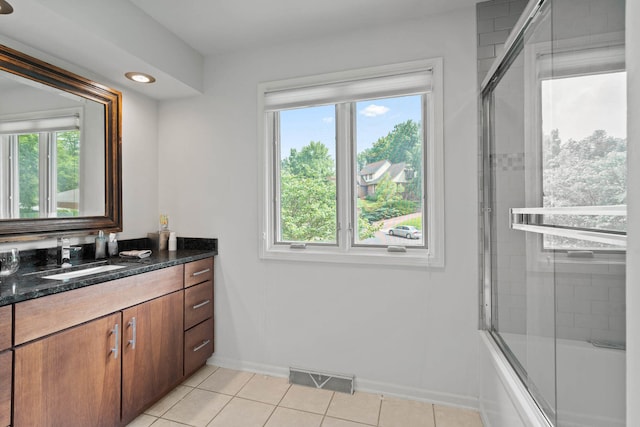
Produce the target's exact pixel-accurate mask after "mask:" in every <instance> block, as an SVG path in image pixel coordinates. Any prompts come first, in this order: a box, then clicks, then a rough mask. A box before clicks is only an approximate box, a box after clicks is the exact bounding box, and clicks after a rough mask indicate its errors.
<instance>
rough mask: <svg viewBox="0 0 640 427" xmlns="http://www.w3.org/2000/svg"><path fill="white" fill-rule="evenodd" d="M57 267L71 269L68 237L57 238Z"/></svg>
mask: <svg viewBox="0 0 640 427" xmlns="http://www.w3.org/2000/svg"><path fill="white" fill-rule="evenodd" d="M58 266H60V267H62V268H67V267H71V242H70V241H69V238H68V237H59V238H58Z"/></svg>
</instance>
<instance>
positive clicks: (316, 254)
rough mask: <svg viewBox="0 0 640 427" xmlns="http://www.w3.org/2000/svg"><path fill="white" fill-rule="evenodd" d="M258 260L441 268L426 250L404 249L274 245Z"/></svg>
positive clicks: (438, 260) (442, 261)
mask: <svg viewBox="0 0 640 427" xmlns="http://www.w3.org/2000/svg"><path fill="white" fill-rule="evenodd" d="M260 258H261V259H264V260H278V261H296V262H319V263H336V264H361V265H362V264H364V265H384V266H397V267H416V268H442V267H444V259H442V258H441V257H440V258H439V257H435V256H433V255H432V254H431V253H429V251H427V250H407V252H402V253H399V252H393V253H391V252H387V249H386V248H375V249H372V248H367V249H359V248H353V249H351V250H349V251H345V250H341V249H337V248H335V247H331V248H321V247H307V248H305V249H291V248H290V247H288V246H282V247H280V246H277V247H276V246H274V247H271V248H269V249H263V250H262V251H261V253H260Z"/></svg>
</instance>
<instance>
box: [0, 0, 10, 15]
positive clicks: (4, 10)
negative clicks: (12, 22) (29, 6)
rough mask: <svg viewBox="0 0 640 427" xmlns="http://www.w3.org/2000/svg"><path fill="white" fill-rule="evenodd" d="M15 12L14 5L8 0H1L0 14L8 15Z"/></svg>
mask: <svg viewBox="0 0 640 427" xmlns="http://www.w3.org/2000/svg"><path fill="white" fill-rule="evenodd" d="M12 12H13V7H11V5H10V4H9V3H7V1H6V0H0V15H8V14H10V13H12Z"/></svg>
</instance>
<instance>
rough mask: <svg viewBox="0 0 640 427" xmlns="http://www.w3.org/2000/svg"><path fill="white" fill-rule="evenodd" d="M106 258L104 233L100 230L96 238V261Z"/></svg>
mask: <svg viewBox="0 0 640 427" xmlns="http://www.w3.org/2000/svg"><path fill="white" fill-rule="evenodd" d="M106 257H107V238H106V237H104V232H103V231H102V230H100V231H99V232H98V237H96V259H102V258H106Z"/></svg>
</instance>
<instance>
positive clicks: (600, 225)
mask: <svg viewBox="0 0 640 427" xmlns="http://www.w3.org/2000/svg"><path fill="white" fill-rule="evenodd" d="M538 3H539V4H538ZM624 10H625V4H624V1H623V0H606V1H597V2H593V1H583V0H546V1H542V2H531V4H530V5H529V7H528V8H527V9H526V11H525V13H527V14H528V15H527V16H525V17H523V18H522V19H521V21H520V22H523V25H522V27H521V28H517V29H516V30H515V32H514V34H512V36H511V38H510V43H509V44H508V46H507V51H506V53H505V55H504V56H503V58H502V60H501V62H500V64H499V65H498V66H497V67H495V68H494V69H495V72H494V74H493V75H492V76H491V77H490V78H488V79H487V80H486V81H485V83H484V85H483V88H482V107H483V122H484V124H483V140H484V143H483V175H484V177H483V182H484V184H485V185H484V187H485V188H484V192H483V207H484V209H483V212H484V245H483V247H484V251H485V253H484V274H483V276H484V282H485V283H484V287H483V289H484V307H485V312H484V324H485V327H486V329H487V330H489V331H490V332H491V334H492V336H493V337H494V339H495V340H496V342H497V343H498V345H499V346H500V348H501V349H502V351H503V352H504V354H505V356H506V357H507V359H508V360H509V361H510V363H511V365H512V367H513V369H514V370H515V372H516V373H517V374H518V376H519V377H520V379H521V380H522V382H523V384H524V385H525V386H526V388H527V389H528V391H529V392H530V394H531V396H532V397H533V399H534V401H535V402H536V404H537V405H538V407H539V408H540V410H541V411H542V412H543V413H544V415H545V416H546V418H547V420H548V422H549V424H551V425H555V426H562V427H565V426H566V427H569V426H607V427H609V426H621V427H622V426H624V425H625V405H624V402H625V350H624V349H625V299H624V296H625V248H626V187H627V182H626V177H627V170H626V73H625V61H624V52H625V46H624V21H625V19H624ZM525 18H526V19H525Z"/></svg>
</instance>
